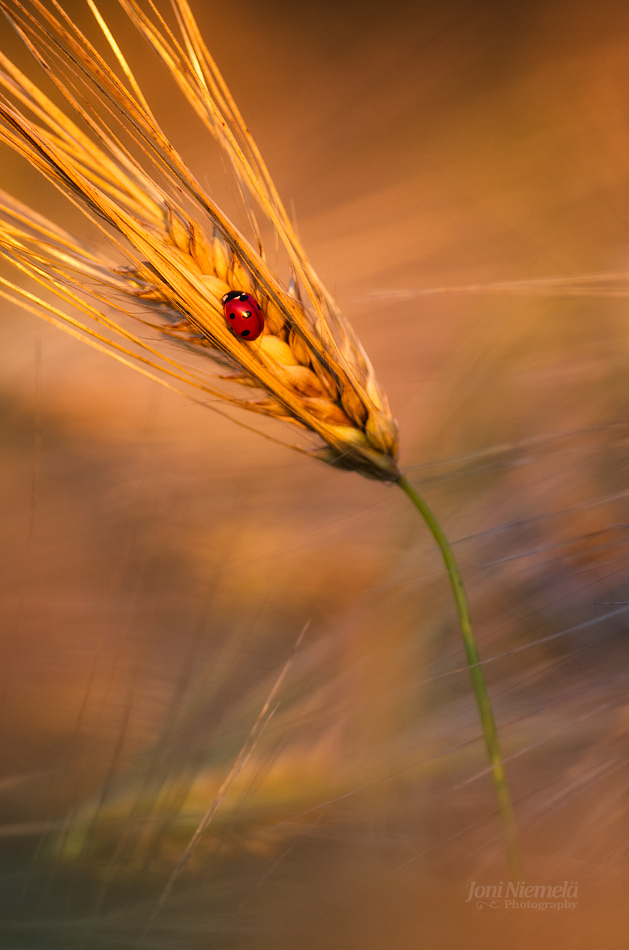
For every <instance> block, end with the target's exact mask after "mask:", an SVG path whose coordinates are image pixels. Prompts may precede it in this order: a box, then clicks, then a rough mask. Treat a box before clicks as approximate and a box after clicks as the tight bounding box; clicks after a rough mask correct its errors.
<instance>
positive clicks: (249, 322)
mask: <svg viewBox="0 0 629 950" xmlns="http://www.w3.org/2000/svg"><path fill="white" fill-rule="evenodd" d="M222 303H223V311H224V313H225V319H226V320H227V325H228V327H229V329H230V330H231V332H232V333H233V334H234V336H239V337H242V339H243V340H256V339H257V338H258V337H259V336H260V334H261V333H262V331H263V329H264V314H263V313H262V310H261V309H260V305H259V304H258V302H257V301H256V299H255V297H252V296H251V294H245V293H243V292H242V291H240V290H231V291H230V292H229V293H228V294H225V296H224V297H223V300H222Z"/></svg>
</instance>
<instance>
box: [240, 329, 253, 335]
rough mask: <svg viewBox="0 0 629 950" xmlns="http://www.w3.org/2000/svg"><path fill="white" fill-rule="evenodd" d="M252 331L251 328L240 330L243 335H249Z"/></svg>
mask: <svg viewBox="0 0 629 950" xmlns="http://www.w3.org/2000/svg"><path fill="white" fill-rule="evenodd" d="M250 333H251V330H241V331H240V335H241V336H249V334H250Z"/></svg>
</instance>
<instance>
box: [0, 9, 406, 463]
mask: <svg viewBox="0 0 629 950" xmlns="http://www.w3.org/2000/svg"><path fill="white" fill-rule="evenodd" d="M86 2H87V3H88V4H89V6H90V8H91V10H92V13H93V14H94V16H95V18H96V20H97V22H98V24H99V26H100V28H101V31H102V33H103V35H104V37H105V40H106V43H107V46H108V49H109V52H110V53H113V55H114V56H115V59H116V62H117V68H116V69H115V70H114V69H112V68H111V67H110V66H109V65H108V63H107V60H106V59H105V57H104V55H101V54H100V53H99V52H98V50H97V49H96V48H95V47H94V46H93V45H92V43H91V42H90V41H89V40H88V39H87V38H86V37H85V36H84V35H83V34H82V33H81V32H80V31H79V30H78V28H77V27H76V26H75V25H74V24H73V23H72V21H71V19H70V17H69V16H68V15H67V14H65V13H64V11H63V10H62V9H61V8H60V7H58V6H57V5H56V4H54V6H51V7H48V6H45V5H44V4H43V3H41V2H40V0H31V2H29V3H24V4H23V3H20V2H17V0H8V2H5V0H0V7H1V8H2V10H3V12H4V13H5V15H6V17H7V18H8V20H9V22H10V23H11V24H12V25H13V27H14V28H15V29H16V30H17V31H18V33H19V34H20V36H21V38H22V39H23V41H24V42H25V44H26V45H27V47H28V48H29V49H30V51H31V52H32V53H33V56H34V57H35V60H36V61H37V63H38V65H39V66H41V67H43V68H44V69H45V71H46V72H47V74H48V76H49V77H51V78H52V79H53V81H54V83H55V84H56V86H57V89H58V92H59V94H60V96H61V97H63V100H65V105H64V107H63V108H61V107H60V106H59V105H58V104H57V102H54V101H53V100H52V99H51V98H50V97H48V96H47V95H45V94H44V92H43V91H42V90H41V89H40V88H39V87H38V86H37V84H36V83H35V82H33V81H32V80H31V79H30V78H29V77H28V76H26V75H25V74H24V73H23V72H21V71H20V70H19V69H18V68H17V67H16V66H15V65H14V64H13V63H12V62H11V61H10V60H9V59H8V58H7V57H6V56H4V55H3V54H2V53H0V86H1V87H2V89H3V90H4V91H3V93H1V94H0V140H1V141H4V142H5V143H6V144H8V145H10V146H11V147H12V148H13V149H15V150H16V151H17V152H18V153H19V154H20V155H22V156H23V157H24V158H25V159H26V160H27V161H29V162H30V163H31V164H32V165H34V166H35V167H36V168H37V169H38V170H39V171H40V172H41V173H42V174H43V175H44V176H45V177H46V178H48V179H49V180H50V181H51V182H53V184H55V185H56V186H57V187H58V188H59V189H60V190H61V191H63V192H64V193H65V194H66V195H68V196H69V197H70V198H71V200H72V201H73V202H74V203H75V204H78V205H79V206H80V207H81V209H82V210H83V211H84V213H85V215H86V216H88V217H89V218H90V219H91V221H92V222H93V224H94V226H95V227H96V228H97V229H99V230H100V232H101V235H105V236H106V238H107V240H108V241H109V243H110V245H111V255H110V257H105V256H104V255H103V253H102V252H100V251H98V252H97V251H95V250H94V249H93V248H90V247H86V246H85V245H83V244H82V243H81V242H79V241H77V240H76V238H74V237H72V235H70V234H68V233H67V232H66V231H65V230H63V229H62V228H60V227H59V226H58V225H56V224H54V223H52V222H50V221H48V220H47V219H46V218H44V217H43V216H42V215H40V214H38V213H37V212H36V211H34V210H33V209H30V208H27V207H26V206H24V205H23V204H21V203H19V202H18V201H16V200H15V199H13V198H11V197H10V196H9V195H6V194H4V193H1V192H0V218H1V220H0V253H1V254H2V255H3V256H4V257H5V258H6V259H7V260H9V261H10V262H11V263H12V264H13V265H14V266H15V267H16V268H17V269H18V270H19V271H21V272H22V274H23V275H25V276H27V277H29V278H31V279H32V280H35V281H36V282H38V283H39V284H40V285H42V286H43V287H45V288H46V289H47V290H48V291H50V290H52V291H53V292H54V294H55V295H56V296H57V298H58V299H59V306H57V305H54V304H51V303H49V302H47V301H46V300H44V299H42V298H40V297H39V296H37V295H36V294H34V293H32V292H29V291H27V290H26V289H25V288H24V287H23V286H22V285H20V284H15V283H13V282H10V281H8V280H6V279H4V278H0V281H1V285H2V287H1V289H0V292H1V293H2V294H3V296H5V297H7V298H8V299H10V300H12V301H13V302H16V303H18V304H19V305H20V306H22V307H24V308H26V309H28V310H30V311H32V312H34V313H37V314H38V315H39V316H42V317H44V318H45V319H47V320H49V321H50V322H52V323H54V324H55V325H57V326H59V327H60V328H62V329H65V330H66V331H67V332H70V333H72V334H73V335H75V336H78V337H79V338H81V339H83V340H84V341H86V342H89V343H91V345H93V346H96V347H97V348H99V349H103V350H105V351H106V352H109V353H110V355H113V356H114V357H115V358H117V359H119V360H122V361H123V362H126V363H128V364H129V365H132V366H135V368H137V369H139V371H140V372H143V373H145V374H146V375H150V376H152V377H154V378H159V379H160V381H162V382H163V383H164V384H165V385H168V386H170V388H178V387H181V385H182V384H183V385H184V386H185V387H187V389H186V392H189V391H190V390H194V389H196V390H197V391H199V390H200V391H201V392H202V393H206V394H209V395H211V396H212V397H213V401H212V402H211V403H210V405H211V407H212V408H214V409H216V408H217V402H216V400H221V401H222V403H223V404H224V405H231V406H233V407H236V408H241V409H246V410H249V411H252V412H256V413H262V414H265V415H267V416H271V417H273V418H276V419H280V420H283V421H286V422H289V423H292V424H293V425H295V426H297V427H299V430H300V431H301V432H302V434H304V435H305V434H310V435H311V436H314V440H315V444H314V446H313V447H312V448H304V447H299V446H293V447H294V448H300V450H301V451H307V452H308V453H309V454H311V455H313V456H315V457H318V458H320V459H323V460H324V461H326V462H329V463H330V464H332V465H335V466H338V467H340V468H346V469H350V470H354V471H358V472H360V473H362V474H363V475H366V476H367V477H370V478H376V479H380V480H384V481H391V480H395V479H396V478H397V477H398V475H399V472H398V469H397V464H396V456H397V428H396V424H395V421H394V420H393V418H392V417H391V414H390V411H389V408H388V405H387V401H386V398H385V396H384V394H383V393H382V391H381V390H380V388H379V386H378V384H377V381H376V379H375V375H374V372H373V368H372V366H371V364H370V362H369V360H368V359H367V356H366V354H365V352H364V350H363V348H362V346H361V345H360V343H359V342H358V340H357V339H356V337H355V335H354V333H353V331H352V329H351V327H350V326H349V324H348V323H347V321H346V320H345V319H344V318H343V317H342V315H341V314H340V312H339V310H338V307H337V305H336V304H335V302H334V300H333V299H332V298H331V297H330V295H329V293H328V292H327V291H326V289H325V288H324V287H323V285H322V284H321V282H320V281H319V279H318V277H317V275H316V274H315V272H314V271H313V269H312V267H311V265H310V264H309V262H308V260H307V258H306V256H305V254H304V251H303V249H302V248H301V245H300V243H299V240H298V238H297V236H296V234H295V231H294V229H293V227H292V225H291V222H290V220H289V218H288V216H287V214H286V211H285V209H284V207H283V205H282V202H281V200H280V198H279V195H278V194H277V191H276V189H275V186H274V185H273V182H272V180H271V178H270V176H269V174H268V171H267V169H266V167H265V165H264V163H263V161H262V158H261V156H260V153H259V151H258V149H257V147H256V145H255V142H254V141H253V139H252V138H251V136H250V134H249V132H248V131H247V129H246V127H245V125H244V122H243V120H242V118H241V116H240V113H239V112H238V109H237V107H236V105H235V103H234V101H233V99H232V98H231V95H230V93H229V90H228V89H227V87H226V85H225V83H224V81H223V79H222V77H221V75H220V73H219V72H218V69H217V67H216V65H215V63H214V61H213V59H212V58H211V56H210V54H209V52H208V50H207V48H206V47H205V44H204V42H203V40H202V38H201V36H200V33H199V31H198V28H197V25H196V23H195V21H194V19H193V16H192V13H191V11H190V9H189V7H188V5H187V2H186V0H173V5H174V10H175V14H176V19H177V23H178V28H179V31H180V38H179V39H177V38H175V36H174V34H173V33H172V32H171V31H170V30H169V28H168V27H167V25H166V23H165V21H164V20H163V19H162V18H161V16H160V15H159V13H157V11H156V10H155V8H153V7H151V14H150V15H149V14H147V13H146V12H145V11H144V10H143V9H142V8H141V7H140V6H139V4H138V3H136V0H120V2H121V5H122V6H123V8H124V10H125V11H126V13H127V14H128V16H129V18H130V20H131V21H132V23H133V24H134V26H135V27H136V28H137V29H138V31H139V32H140V33H141V34H142V35H143V36H144V38H145V39H146V40H148V42H149V44H150V45H151V46H152V47H153V50H154V51H155V52H156V53H157V54H158V56H159V57H160V58H161V60H162V62H163V63H164V64H165V65H166V67H167V68H168V70H169V71H170V74H171V76H172V79H173V80H174V81H175V82H176V83H177V85H178V86H179V88H180V89H181V90H182V91H183V93H184V95H185V96H186V98H187V100H188V102H189V103H190V105H191V106H192V107H193V109H194V111H195V112H196V113H197V115H198V116H199V117H200V118H201V119H202V121H203V122H204V124H205V125H206V127H207V129H208V131H209V132H210V133H211V134H212V135H213V136H214V138H215V139H217V140H218V142H219V144H220V145H221V146H222V148H223V149H224V150H225V151H226V152H227V154H228V156H229V158H230V160H231V165H232V168H233V171H234V174H235V176H236V178H237V180H238V184H239V187H240V189H241V191H242V193H243V194H244V195H246V196H247V203H246V208H247V211H248V215H249V221H250V225H251V232H252V238H251V240H249V239H247V237H246V236H245V235H244V234H242V233H241V232H240V231H239V230H238V229H237V228H236V227H235V226H234V225H233V223H232V222H231V221H230V220H229V219H228V218H227V217H226V215H225V214H224V213H223V212H222V211H221V210H220V208H218V207H217V205H216V204H215V203H214V202H213V201H212V200H211V198H210V197H209V196H208V195H207V194H206V193H205V191H204V190H203V189H202V188H201V186H200V185H199V183H198V182H197V181H196V180H195V178H194V176H193V175H192V173H191V172H190V170H189V169H188V168H187V167H186V165H185V163H184V161H183V160H182V158H181V157H180V156H179V154H178V153H177V151H176V150H175V149H174V147H173V146H172V144H171V143H170V142H169V141H168V139H167V138H166V136H165V135H164V133H163V132H162V130H161V128H160V127H159V125H158V124H157V122H156V120H155V118H154V116H153V114H152V112H151V110H150V106H149V104H148V103H147V101H146V99H145V97H144V95H143V93H142V91H141V90H140V88H139V86H138V84H137V82H136V80H135V77H134V75H133V73H132V71H131V68H130V66H129V64H128V62H127V60H126V59H125V57H124V55H123V53H122V51H121V50H120V48H119V46H118V44H117V42H116V40H115V38H114V37H113V36H112V34H111V32H110V31H109V29H108V27H107V25H106V23H105V21H104V20H103V18H102V16H101V14H100V12H99V11H98V9H97V7H96V6H95V4H94V3H93V0H86ZM60 101H61V100H60ZM73 115H74V118H73V117H72V116H73ZM250 199H253V201H254V202H255V205H256V206H257V209H258V213H262V214H263V215H264V216H265V217H266V219H267V221H268V223H269V225H270V226H271V228H272V229H273V231H274V232H275V234H276V236H277V238H278V239H279V243H280V246H282V247H283V248H284V250H285V253H286V257H287V262H288V265H289V268H290V272H291V273H292V275H293V276H292V279H291V281H290V284H289V286H288V288H286V287H285V286H284V285H282V283H281V282H280V280H279V279H278V277H277V276H276V275H275V274H274V273H273V271H272V270H271V269H270V268H269V266H268V265H267V263H266V260H265V257H264V254H263V250H262V242H261V240H260V232H259V229H258V225H257V221H256V219H255V217H254V214H253V212H252V211H251V207H250V204H251V201H250ZM101 244H102V241H101ZM230 291H244V292H247V293H250V294H252V295H253V296H254V297H255V298H256V300H257V302H258V304H259V306H260V307H261V309H262V311H263V313H264V330H263V332H262V334H261V335H260V336H259V337H258V338H257V339H255V340H253V341H246V340H243V339H241V338H238V337H236V336H234V335H233V334H232V333H231V332H230V330H229V328H228V326H227V323H226V320H225V317H224V311H223V304H222V298H223V296H224V295H225V294H226V293H229V292H230ZM68 307H70V308H72V309H73V310H76V311H78V312H79V317H75V316H73V315H72V314H71V313H70V312H68V309H67V308H68ZM112 312H114V313H116V312H117V314H121V313H122V314H124V315H126V316H127V317H129V316H130V317H133V318H134V319H135V320H140V321H142V322H143V323H144V324H146V323H149V324H151V325H152V326H153V327H157V328H158V329H159V334H160V335H159V338H158V341H157V342H156V344H155V345H151V344H149V343H147V341H146V340H144V339H140V337H139V336H138V335H136V333H135V332H133V331H132V330H129V329H128V326H125V323H124V321H123V322H120V318H119V317H117V319H114V318H113V317H112V316H110V314H111V313H112ZM85 316H88V317H89V318H90V319H89V320H88V321H85V320H84V317H85ZM169 339H170V340H175V341H176V342H177V343H179V344H183V345H185V346H187V347H189V348H192V349H193V350H194V351H195V352H197V353H200V354H204V355H207V356H210V357H211V358H212V359H213V360H214V362H215V363H218V364H219V366H220V368H221V372H220V373H218V374H216V373H214V374H212V375H210V374H209V373H207V372H203V371H198V372H197V371H193V370H191V369H190V367H188V366H187V365H186V364H185V363H184V362H182V361H180V360H178V359H177V358H176V353H175V351H173V352H172V353H170V352H169V351H168V350H167V349H165V348H164V346H163V345H160V342H159V340H161V341H162V344H163V341H165V340H169ZM225 380H227V381H228V386H227V387H225V385H224V382H225ZM175 381H176V384H175ZM233 383H235V384H237V385H236V386H231V385H229V384H233ZM240 387H245V388H244V389H241V388H240ZM252 388H255V389H257V390H259V391H260V392H258V393H257V394H255V398H251V395H242V393H246V392H249V393H250V391H251V389H252ZM217 411H218V410H217ZM241 424H242V423H241Z"/></svg>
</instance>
